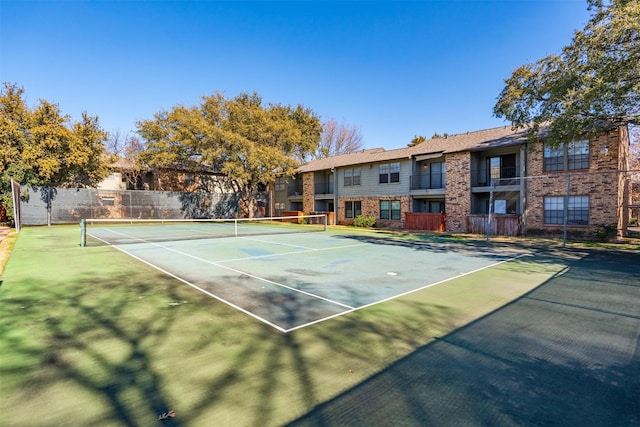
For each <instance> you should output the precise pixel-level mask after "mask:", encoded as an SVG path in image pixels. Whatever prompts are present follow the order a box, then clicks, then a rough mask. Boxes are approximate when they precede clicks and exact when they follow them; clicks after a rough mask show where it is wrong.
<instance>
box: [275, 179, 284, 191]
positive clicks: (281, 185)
mask: <svg viewBox="0 0 640 427" xmlns="http://www.w3.org/2000/svg"><path fill="white" fill-rule="evenodd" d="M284 189H285V182H284V177H283V176H278V177H276V183H275V190H276V191H284Z"/></svg>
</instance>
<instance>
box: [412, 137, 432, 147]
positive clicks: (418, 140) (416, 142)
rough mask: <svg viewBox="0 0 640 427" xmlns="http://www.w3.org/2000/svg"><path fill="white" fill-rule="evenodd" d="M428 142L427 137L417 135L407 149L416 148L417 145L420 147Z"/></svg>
mask: <svg viewBox="0 0 640 427" xmlns="http://www.w3.org/2000/svg"><path fill="white" fill-rule="evenodd" d="M426 140H427V137H426V136H424V135H415V136H414V137H413V139H412V140H411V142H410V143H408V144H407V147H415V146H416V145H420V144H422V143H423V142H425V141H426Z"/></svg>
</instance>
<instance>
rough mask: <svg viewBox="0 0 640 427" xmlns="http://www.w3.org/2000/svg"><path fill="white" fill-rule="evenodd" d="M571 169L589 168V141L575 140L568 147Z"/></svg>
mask: <svg viewBox="0 0 640 427" xmlns="http://www.w3.org/2000/svg"><path fill="white" fill-rule="evenodd" d="M567 159H568V163H569V164H568V167H569V170H576V169H589V141H588V140H584V141H574V142H570V143H569V147H568V148H567Z"/></svg>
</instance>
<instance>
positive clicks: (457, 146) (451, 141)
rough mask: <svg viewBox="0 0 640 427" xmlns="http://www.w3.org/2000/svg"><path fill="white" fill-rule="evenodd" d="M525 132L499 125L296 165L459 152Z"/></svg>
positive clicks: (323, 166)
mask: <svg viewBox="0 0 640 427" xmlns="http://www.w3.org/2000/svg"><path fill="white" fill-rule="evenodd" d="M526 133H527V130H526V129H518V130H513V128H512V127H511V126H502V127H498V128H492V129H486V130H479V131H474V132H467V133H463V134H458V135H451V136H447V137H446V138H435V139H429V140H427V141H424V142H423V143H421V144H419V145H416V146H413V147H406V148H399V149H395V150H385V149H384V148H374V149H372V150H363V151H358V152H356V153H350V154H341V155H339V156H332V157H325V158H322V159H315V160H312V161H310V162H308V163H306V164H304V165H302V166H300V167H299V168H298V172H313V171H319V170H327V169H331V168H339V167H342V166H350V165H358V164H363V163H375V162H383V161H390V160H399V159H405V158H407V159H408V158H411V157H412V156H419V155H423V154H435V153H442V154H447V153H456V152H460V151H479V150H485V149H488V148H494V147H506V146H510V145H520V144H524V143H525V142H526V139H527V135H526Z"/></svg>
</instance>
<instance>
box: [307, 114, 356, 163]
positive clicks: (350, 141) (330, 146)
mask: <svg viewBox="0 0 640 427" xmlns="http://www.w3.org/2000/svg"><path fill="white" fill-rule="evenodd" d="M363 148H364V142H363V140H362V134H360V129H359V128H358V127H357V126H349V125H348V124H346V123H345V122H344V121H342V122H340V123H338V121H337V120H336V119H333V118H331V119H327V120H325V121H324V122H323V123H322V135H321V138H320V144H318V148H317V149H316V150H315V153H313V155H312V156H311V157H312V158H315V159H319V158H324V157H330V156H336V155H338V154H349V153H355V152H356V151H360V150H362V149H363ZM301 160H303V161H304V160H307V159H304V158H302V159H301Z"/></svg>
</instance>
